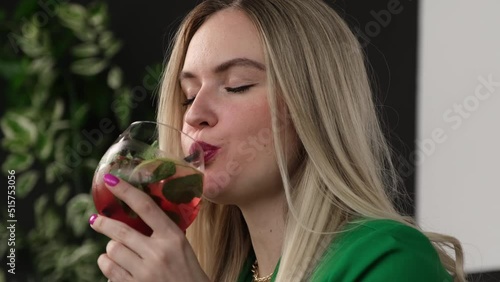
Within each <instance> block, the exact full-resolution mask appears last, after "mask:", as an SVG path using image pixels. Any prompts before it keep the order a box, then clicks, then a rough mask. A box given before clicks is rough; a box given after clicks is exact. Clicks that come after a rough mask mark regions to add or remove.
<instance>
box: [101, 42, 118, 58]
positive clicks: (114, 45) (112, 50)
mask: <svg viewBox="0 0 500 282" xmlns="http://www.w3.org/2000/svg"><path fill="white" fill-rule="evenodd" d="M121 48H122V43H121V42H120V41H113V42H111V44H110V45H109V47H108V48H106V49H104V56H105V57H106V58H107V59H111V58H112V57H113V56H114V55H116V53H118V51H120V49H121Z"/></svg>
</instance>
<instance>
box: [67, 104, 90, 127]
mask: <svg viewBox="0 0 500 282" xmlns="http://www.w3.org/2000/svg"><path fill="white" fill-rule="evenodd" d="M89 109H90V106H89V104H81V105H79V106H78V107H77V109H76V111H75V112H74V113H73V114H72V115H71V124H72V125H73V126H75V127H77V128H81V127H82V125H83V122H84V121H85V118H86V116H87V113H88V111H89Z"/></svg>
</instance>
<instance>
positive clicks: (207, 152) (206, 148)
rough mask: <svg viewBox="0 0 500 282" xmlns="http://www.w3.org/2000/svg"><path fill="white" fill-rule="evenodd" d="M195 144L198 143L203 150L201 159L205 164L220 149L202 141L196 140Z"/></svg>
mask: <svg viewBox="0 0 500 282" xmlns="http://www.w3.org/2000/svg"><path fill="white" fill-rule="evenodd" d="M196 144H198V145H199V146H200V147H201V149H202V150H203V159H204V161H205V164H207V163H208V162H209V161H210V160H212V159H213V158H214V157H215V155H216V154H217V152H218V151H219V149H220V147H217V146H214V145H211V144H208V143H205V142H203V141H196ZM193 146H195V144H193ZM193 146H192V147H191V149H194V148H193Z"/></svg>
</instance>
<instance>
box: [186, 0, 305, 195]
mask: <svg viewBox="0 0 500 282" xmlns="http://www.w3.org/2000/svg"><path fill="white" fill-rule="evenodd" d="M180 83H181V86H182V90H183V92H184V94H185V96H186V97H185V98H186V103H185V104H187V105H186V107H187V108H186V113H185V115H184V124H183V131H184V132H186V133H187V134H188V135H190V136H191V137H193V138H194V139H196V140H197V141H200V142H205V143H207V144H205V145H202V146H204V147H205V148H204V149H205V160H206V161H205V185H204V196H205V197H206V198H208V199H210V200H212V201H214V202H217V203H225V204H239V203H244V202H247V201H252V200H255V199H258V198H263V197H270V196H273V195H276V194H279V193H281V192H282V183H281V178H280V173H279V170H278V166H277V163H276V158H275V155H274V149H273V138H272V131H271V113H270V109H269V105H268V101H267V95H268V84H267V81H266V65H265V63H264V53H263V50H262V43H261V41H260V38H259V36H258V32H257V29H256V28H255V26H254V25H253V24H252V22H251V21H250V19H249V18H247V16H246V15H245V14H244V13H243V12H241V11H238V10H235V9H226V10H223V11H220V12H218V13H216V14H214V15H212V16H211V17H210V18H209V19H208V20H207V21H206V22H205V23H204V24H203V25H202V26H201V27H200V28H199V30H198V31H197V32H196V33H195V34H194V36H193V38H192V40H191V42H190V43H189V47H188V50H187V54H186V59H185V61H184V67H183V69H182V72H181V74H180ZM193 99H194V100H193ZM286 132H288V133H290V132H294V131H293V129H292V128H287V129H286ZM287 140H291V139H289V138H287ZM293 140H295V138H293ZM295 143H296V142H290V144H287V150H292V149H293V147H294V146H296V145H295Z"/></svg>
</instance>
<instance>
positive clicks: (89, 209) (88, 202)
mask: <svg viewBox="0 0 500 282" xmlns="http://www.w3.org/2000/svg"><path fill="white" fill-rule="evenodd" d="M94 210H95V208H94V202H93V201H92V197H91V196H90V195H89V194H78V195H76V196H74V197H73V198H71V200H69V202H68V204H66V224H68V225H69V226H71V228H72V230H73V233H74V234H75V235H76V236H78V237H80V236H82V235H83V233H85V230H87V228H89V227H88V223H87V220H88V218H89V217H90V215H91V214H92V213H93V212H94Z"/></svg>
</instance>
